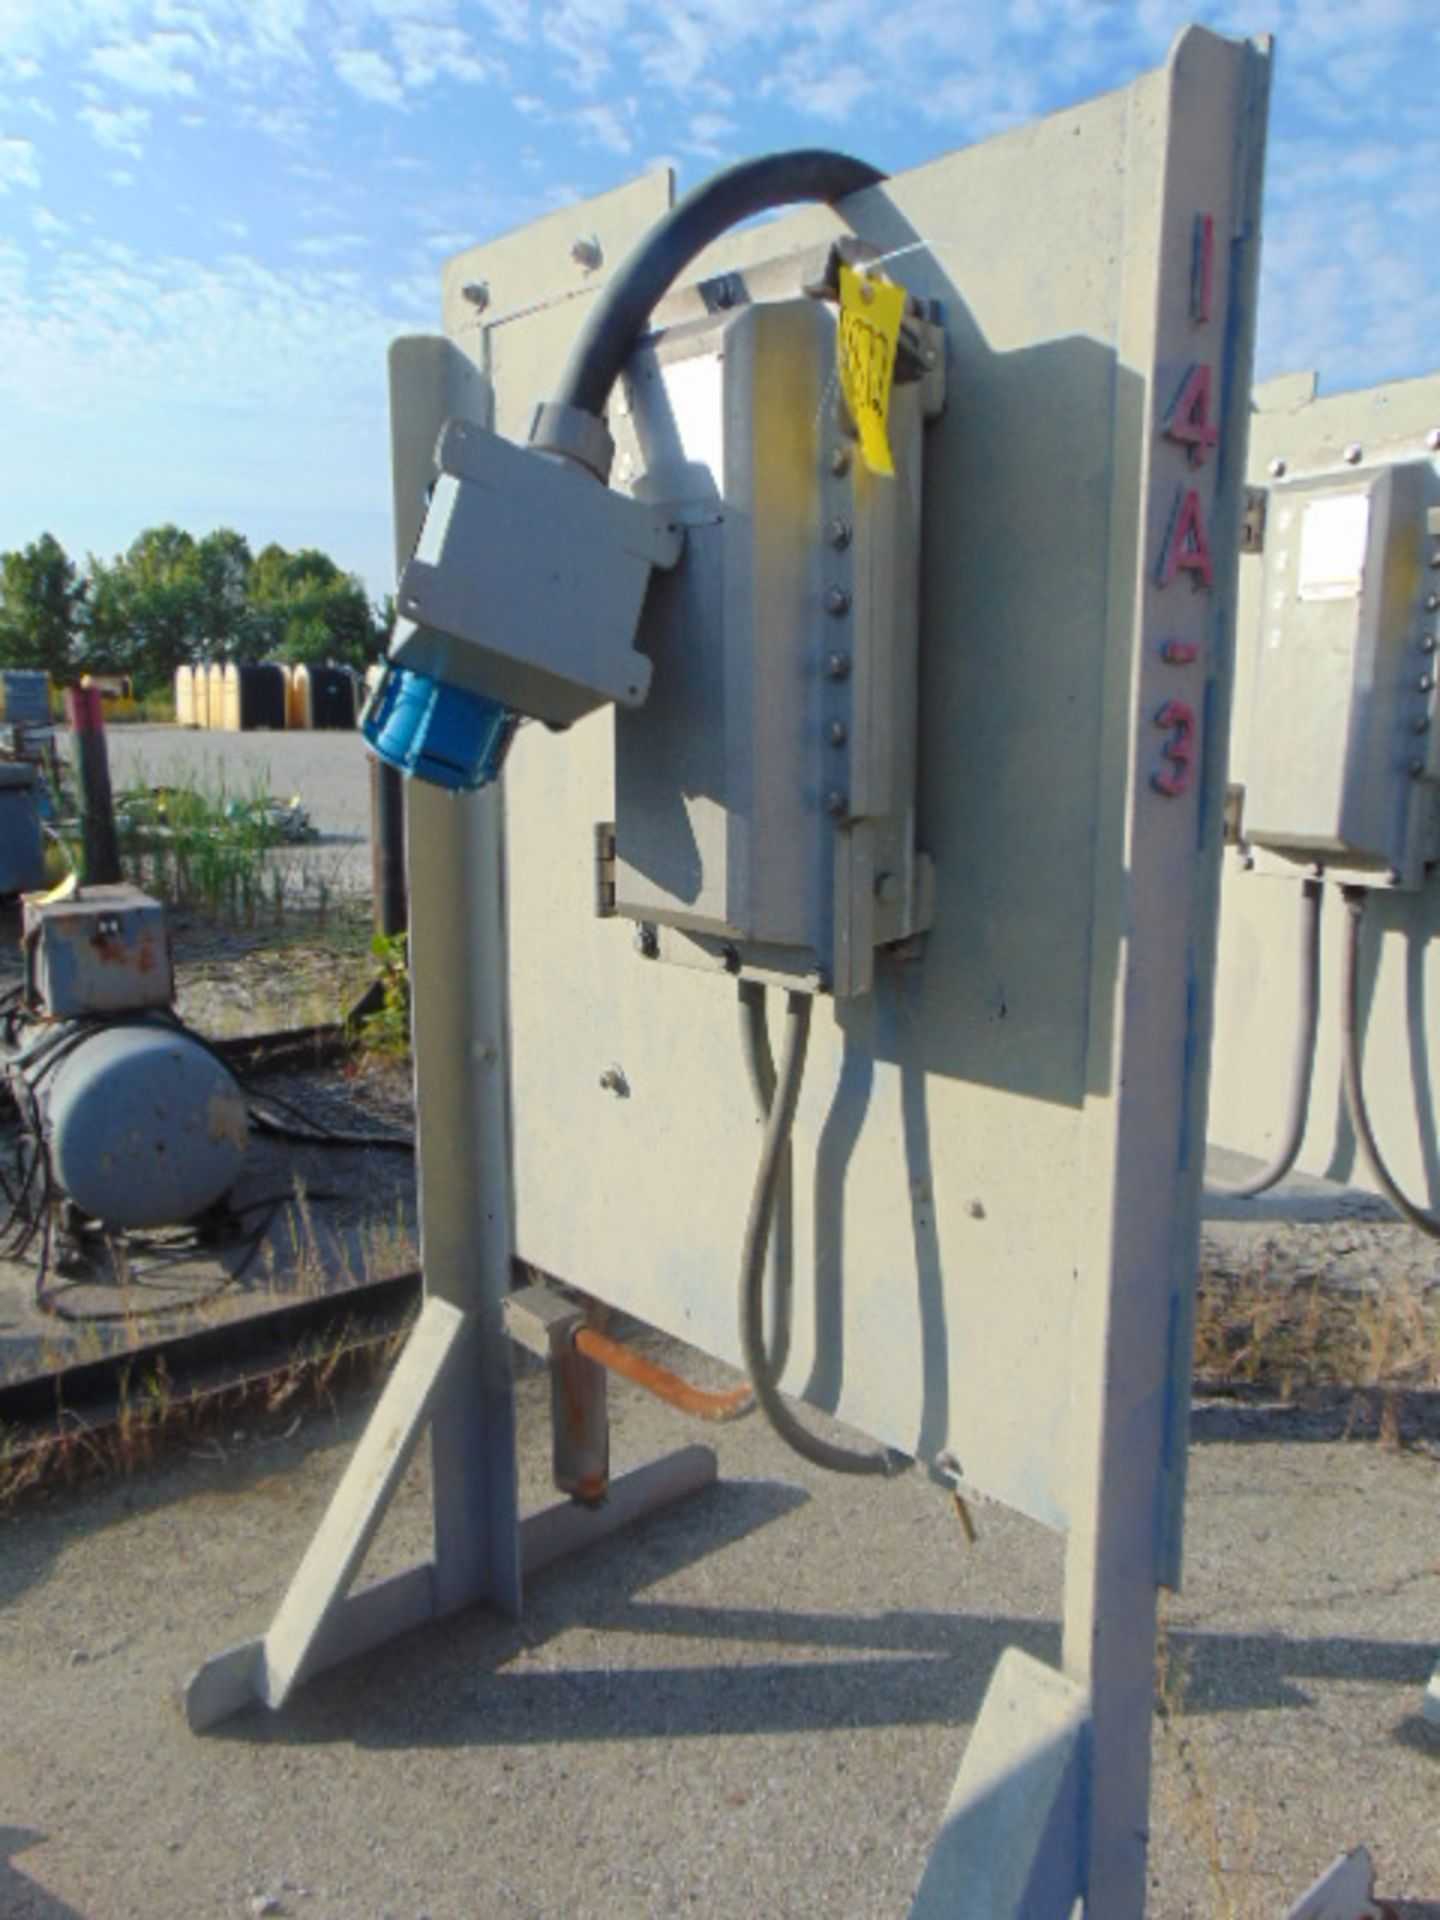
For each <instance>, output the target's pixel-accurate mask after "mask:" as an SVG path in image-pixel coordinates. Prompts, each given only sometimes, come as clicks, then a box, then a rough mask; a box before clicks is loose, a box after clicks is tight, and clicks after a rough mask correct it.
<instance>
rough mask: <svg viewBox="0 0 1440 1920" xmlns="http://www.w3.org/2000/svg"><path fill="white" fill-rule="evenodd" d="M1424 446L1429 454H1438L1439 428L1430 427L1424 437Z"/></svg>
mask: <svg viewBox="0 0 1440 1920" xmlns="http://www.w3.org/2000/svg"><path fill="white" fill-rule="evenodd" d="M1425 444H1426V446H1427V447H1428V448H1429V449H1430V451H1431V453H1440V427H1431V429H1430V431H1429V432H1428V433H1427V434H1426V436H1425Z"/></svg>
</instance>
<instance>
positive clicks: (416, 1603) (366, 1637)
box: [185, 1383, 716, 1733]
mask: <svg viewBox="0 0 1440 1920" xmlns="http://www.w3.org/2000/svg"><path fill="white" fill-rule="evenodd" d="M392 1384H393V1383H392ZM383 1404H384V1403H383V1399H382V1403H381V1405H382V1406H383ZM380 1411H381V1409H380V1408H379V1407H377V1409H376V1411H375V1414H374V1416H373V1417H372V1419H371V1422H370V1426H371V1428H372V1429H373V1428H376V1427H378V1426H380V1425H381V1421H380ZM368 1437H369V1431H368V1430H367V1435H366V1438H367V1439H368ZM364 1450H365V1441H364V1440H362V1441H361V1443H360V1446H359V1448H357V1450H356V1454H355V1459H354V1460H353V1461H352V1462H351V1466H350V1469H349V1470H348V1471H347V1473H346V1476H345V1480H344V1481H342V1482H341V1486H340V1489H339V1491H338V1492H337V1493H336V1496H335V1499H334V1501H333V1502H332V1503H331V1513H332V1514H333V1512H334V1511H335V1509H336V1507H338V1506H339V1505H340V1504H341V1498H342V1495H343V1494H344V1493H345V1488H346V1483H347V1482H348V1481H350V1479H351V1477H352V1475H353V1473H354V1471H355V1467H356V1464H357V1463H358V1461H359V1460H360V1457H361V1454H362V1453H363V1452H364ZM715 1476H716V1464H715V1455H714V1454H713V1453H712V1452H711V1450H710V1448H709V1447H681V1448H679V1449H678V1451H676V1452H675V1453H668V1454H665V1455H664V1456H663V1457H662V1458H661V1459H659V1460H652V1461H649V1462H648V1463H647V1464H646V1465H645V1466H643V1467H637V1468H636V1469H635V1470H634V1471H633V1472H632V1473H625V1474H621V1475H620V1477H619V1479H617V1480H613V1481H612V1482H611V1484H610V1496H609V1498H608V1499H607V1500H606V1502H605V1505H604V1506H603V1507H598V1508H588V1507H579V1506H576V1505H575V1504H574V1503H573V1502H572V1501H569V1500H560V1501H557V1502H556V1503H555V1505H554V1506H551V1507H542V1508H541V1509H540V1511H539V1512H538V1513H533V1514H531V1515H530V1516H529V1517H528V1518H527V1519H525V1520H523V1521H522V1522H521V1523H520V1554H521V1560H522V1564H523V1566H524V1570H525V1573H526V1575H527V1576H532V1577H533V1576H534V1575H535V1574H538V1573H540V1572H542V1571H543V1570H544V1569H545V1568H546V1567H549V1566H553V1565H554V1564H555V1562H556V1561H557V1560H563V1559H565V1558H567V1557H568V1556H569V1555H570V1554H572V1553H583V1552H584V1550H585V1549H586V1548H587V1547H591V1546H595V1545H596V1544H597V1543H598V1542H600V1541H601V1540H608V1539H609V1538H610V1537H611V1536H612V1535H613V1534H616V1533H620V1532H622V1531H623V1530H624V1528H626V1527H630V1526H633V1525H634V1524H635V1522H636V1521H637V1520H643V1519H644V1518H645V1517H646V1516H647V1515H649V1514H652V1513H658V1512H660V1511H661V1509H663V1508H665V1507H668V1506H673V1505H674V1504H675V1503H676V1502H677V1501H680V1500H685V1499H688V1498H689V1496H690V1495H691V1494H692V1493H700V1492H702V1491H703V1490H704V1488H706V1487H709V1486H713V1485H714V1483H715ZM377 1518H378V1515H377ZM329 1520H330V1514H327V1515H326V1518H325V1520H324V1521H322V1522H321V1525H320V1529H319V1532H317V1534H316V1536H315V1540H314V1541H313V1542H312V1543H311V1547H310V1551H309V1553H307V1554H306V1556H305V1560H304V1561H303V1562H302V1563H301V1568H300V1572H299V1573H297V1574H296V1576H295V1579H294V1581H293V1582H292V1584H291V1588H290V1592H289V1594H287V1595H286V1597H285V1600H284V1601H283V1602H282V1604H281V1608H280V1613H279V1614H277V1615H276V1621H275V1626H272V1627H271V1629H270V1632H269V1633H267V1634H266V1635H265V1636H264V1637H263V1638H262V1639H259V1640H246V1641H244V1642H242V1643H241V1644H240V1645H239V1646H236V1647H230V1648H227V1650H226V1651H225V1652H224V1653H218V1654H216V1655H214V1657H213V1658H211V1659H209V1660H207V1661H206V1662H205V1664H204V1666H203V1667H200V1668H199V1669H198V1670H197V1671H196V1673H195V1674H194V1675H193V1676H192V1677H191V1679H190V1682H189V1684H188V1685H187V1687H186V1689H185V1717H186V1719H187V1720H188V1721H189V1724H190V1729H191V1731H192V1732H193V1733H202V1732H204V1730H205V1729H206V1728H207V1727H213V1726H214V1725H216V1723H217V1722H218V1721H221V1720H225V1719H228V1718H229V1716H230V1715H231V1714H232V1713H238V1712H239V1711H240V1709H241V1708H242V1707H248V1706H250V1705H251V1704H253V1702H255V1701H257V1700H263V1701H264V1702H265V1704H266V1705H267V1706H269V1707H278V1706H280V1705H282V1704H283V1702H284V1700H285V1699H287V1698H288V1697H289V1694H290V1692H291V1691H292V1690H293V1686H294V1684H295V1682H294V1681H293V1680H292V1682H291V1683H290V1685H289V1686H287V1687H286V1688H285V1690H284V1692H283V1693H278V1694H276V1693H274V1692H273V1691H272V1688H271V1686H270V1678H271V1671H270V1659H271V1655H270V1642H271V1639H272V1638H273V1636H274V1634H275V1629H276V1626H279V1624H280V1622H281V1617H282V1616H284V1615H285V1614H286V1611H287V1608H291V1607H292V1601H293V1600H294V1596H295V1595H296V1593H297V1590H298V1589H299V1588H300V1586H301V1581H302V1576H303V1575H304V1574H305V1570H306V1567H307V1566H308V1564H309V1562H310V1560H311V1557H312V1555H314V1554H315V1551H316V1546H317V1545H318V1543H319V1541H320V1540H321V1538H322V1536H323V1535H324V1533H325V1530H326V1527H327V1526H328V1524H329ZM452 1611H454V1609H453V1608H447V1607H446V1606H444V1605H443V1604H442V1603H441V1594H440V1583H439V1581H438V1579H437V1577H436V1566H435V1562H434V1561H432V1560H423V1561H421V1562H420V1563H419V1564H418V1565H417V1566H413V1567H409V1568H407V1569H406V1571H405V1572H404V1573H397V1574H394V1575H392V1576H391V1578H389V1579H388V1580H377V1581H376V1582H375V1583H374V1584H373V1585H372V1586H368V1587H362V1588H360V1590H359V1591H358V1592H357V1593H352V1594H350V1595H349V1597H348V1598H346V1597H343V1592H342V1593H341V1594H340V1595H337V1596H333V1597H332V1598H331V1600H330V1601H329V1602H328V1603H327V1604H326V1605H325V1607H324V1608H323V1610H322V1617H321V1619H320V1623H319V1626H318V1628H317V1630H316V1631H315V1633H314V1634H313V1635H312V1637H311V1638H310V1639H309V1641H308V1642H307V1643H306V1645H305V1646H304V1648H303V1651H302V1656H301V1667H300V1672H299V1676H298V1677H299V1678H301V1679H308V1678H310V1677H311V1676H313V1675H314V1674H317V1673H323V1672H325V1671H326V1669H327V1668H330V1667H335V1666H338V1665H339V1664H340V1662H341V1661H342V1660H350V1659H353V1658H354V1657H355V1655H356V1654H360V1653H368V1652H369V1651H370V1650H371V1648H372V1647H378V1646H381V1645H382V1644H383V1643H384V1642H385V1641H387V1640H393V1639H395V1638H396V1637H397V1636H398V1635H399V1634H402V1633H408V1632H409V1631H410V1630H411V1628H412V1627H419V1626H423V1625H424V1624H425V1622H426V1621H428V1620H434V1619H437V1618H439V1617H440V1616H441V1615H442V1614H444V1613H447V1612H452ZM290 1619H291V1621H292V1623H294V1622H295V1621H296V1620H298V1610H292V1612H291V1614H290Z"/></svg>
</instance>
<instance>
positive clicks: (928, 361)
mask: <svg viewBox="0 0 1440 1920" xmlns="http://www.w3.org/2000/svg"><path fill="white" fill-rule="evenodd" d="M939 358H940V356H939V354H938V353H936V351H935V349H934V347H922V348H921V350H920V364H921V366H924V367H933V366H935V365H936V364H937V362H938V361H939Z"/></svg>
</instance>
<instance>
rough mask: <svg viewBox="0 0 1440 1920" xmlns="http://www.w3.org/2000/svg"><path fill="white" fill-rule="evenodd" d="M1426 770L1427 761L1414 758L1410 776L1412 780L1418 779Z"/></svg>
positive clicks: (1411, 763)
mask: <svg viewBox="0 0 1440 1920" xmlns="http://www.w3.org/2000/svg"><path fill="white" fill-rule="evenodd" d="M1424 771H1425V762H1424V761H1423V760H1412V761H1411V762H1410V778H1411V779H1412V780H1418V779H1419V778H1420V776H1421V774H1422V773H1424Z"/></svg>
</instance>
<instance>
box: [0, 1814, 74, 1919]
mask: <svg viewBox="0 0 1440 1920" xmlns="http://www.w3.org/2000/svg"><path fill="white" fill-rule="evenodd" d="M47 1837H48V1836H47V1835H45V1834H43V1833H35V1832H33V1831H32V1830H31V1829H30V1828H28V1827H0V1913H3V1914H4V1915H5V1920H85V1916H84V1914H83V1913H81V1912H80V1910H79V1908H78V1907H72V1906H68V1905H67V1904H66V1902H65V1901H63V1900H57V1899H56V1898H55V1896H54V1895H53V1894H50V1893H46V1891H45V1889H44V1888H43V1887H37V1886H36V1884H35V1882H34V1881H33V1880H32V1879H30V1878H29V1876H28V1875H27V1874H23V1873H21V1872H20V1871H19V1869H18V1868H16V1867H15V1866H13V1865H12V1864H11V1860H12V1857H13V1856H14V1855H15V1854H17V1853H24V1852H25V1850H26V1849H27V1848H28V1847H36V1846H39V1844H40V1842H41V1841H42V1840H44V1839H46V1838H47Z"/></svg>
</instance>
